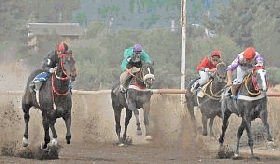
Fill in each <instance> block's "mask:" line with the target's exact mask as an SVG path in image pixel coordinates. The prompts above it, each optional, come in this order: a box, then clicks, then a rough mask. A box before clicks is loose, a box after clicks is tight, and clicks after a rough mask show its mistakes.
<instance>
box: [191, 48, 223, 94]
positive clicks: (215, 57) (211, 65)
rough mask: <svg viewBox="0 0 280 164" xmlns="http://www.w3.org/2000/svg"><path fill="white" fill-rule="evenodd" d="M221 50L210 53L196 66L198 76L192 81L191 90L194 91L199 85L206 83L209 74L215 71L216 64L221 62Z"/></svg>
mask: <svg viewBox="0 0 280 164" xmlns="http://www.w3.org/2000/svg"><path fill="white" fill-rule="evenodd" d="M221 57H222V55H221V52H220V51H218V50H215V51H213V52H212V53H211V55H210V57H208V56H206V57H205V58H204V59H203V60H202V61H201V62H200V63H199V64H198V66H197V70H198V73H199V76H200V78H199V79H198V80H197V81H196V82H194V83H193V85H192V87H191V90H190V91H191V92H192V93H194V92H195V91H196V89H197V88H198V87H199V86H202V85H203V84H205V83H207V82H208V81H209V79H210V77H211V74H212V73H213V72H215V71H216V65H217V64H218V63H219V62H221Z"/></svg>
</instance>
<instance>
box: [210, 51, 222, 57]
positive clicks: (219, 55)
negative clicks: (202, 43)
mask: <svg viewBox="0 0 280 164" xmlns="http://www.w3.org/2000/svg"><path fill="white" fill-rule="evenodd" d="M214 56H217V57H219V58H221V56H222V55H221V52H220V51H218V50H215V51H213V52H212V53H211V57H214Z"/></svg>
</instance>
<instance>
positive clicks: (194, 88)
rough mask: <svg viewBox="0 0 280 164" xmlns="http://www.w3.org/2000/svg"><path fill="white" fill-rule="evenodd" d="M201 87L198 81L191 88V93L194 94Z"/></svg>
mask: <svg viewBox="0 0 280 164" xmlns="http://www.w3.org/2000/svg"><path fill="white" fill-rule="evenodd" d="M199 86H200V84H199V83H198V81H196V82H194V83H193V85H192V87H191V92H192V93H194V92H195V91H196V89H197V88H198V87H199Z"/></svg>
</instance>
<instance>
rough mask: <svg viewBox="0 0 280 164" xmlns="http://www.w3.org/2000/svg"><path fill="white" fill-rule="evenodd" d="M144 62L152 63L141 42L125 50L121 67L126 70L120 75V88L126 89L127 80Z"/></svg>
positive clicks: (123, 90)
mask: <svg viewBox="0 0 280 164" xmlns="http://www.w3.org/2000/svg"><path fill="white" fill-rule="evenodd" d="M142 63H152V62H151V60H150V57H149V55H148V54H147V53H146V52H145V50H144V49H143V48H142V46H141V45H140V44H135V45H134V46H133V47H129V48H127V49H126V50H125V51H124V59H123V61H122V64H121V69H122V70H123V71H124V72H123V73H122V74H121V76H120V89H121V91H122V92H125V91H126V88H127V86H126V82H127V80H128V79H129V78H130V77H131V75H133V74H135V73H136V72H138V71H139V70H140V67H142Z"/></svg>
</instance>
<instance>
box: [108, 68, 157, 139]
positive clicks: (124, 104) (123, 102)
mask: <svg viewBox="0 0 280 164" xmlns="http://www.w3.org/2000/svg"><path fill="white" fill-rule="evenodd" d="M154 80H155V76H154V69H153V67H152V65H151V64H143V65H142V67H141V68H140V71H139V72H137V73H136V74H135V75H133V77H132V79H131V81H130V82H129V86H128V89H127V91H126V93H122V92H120V91H119V83H117V84H115V85H114V86H113V88H112V90H111V99H112V107H113V110H114V115H115V123H116V124H115V128H116V134H117V136H118V143H119V144H120V145H122V144H126V143H128V138H127V135H126V133H127V126H128V124H129V121H130V119H131V117H132V112H133V113H134V116H135V118H136V125H137V135H142V131H141V127H140V121H139V109H140V108H142V109H143V111H144V124H145V130H146V139H147V140H149V139H152V136H151V135H150V128H149V112H150V99H151V95H152V92H151V89H150V88H151V86H152V84H153V82H154ZM123 108H126V117H125V130H124V133H123V136H122V137H121V134H120V133H121V125H120V119H121V111H122V109H123Z"/></svg>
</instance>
